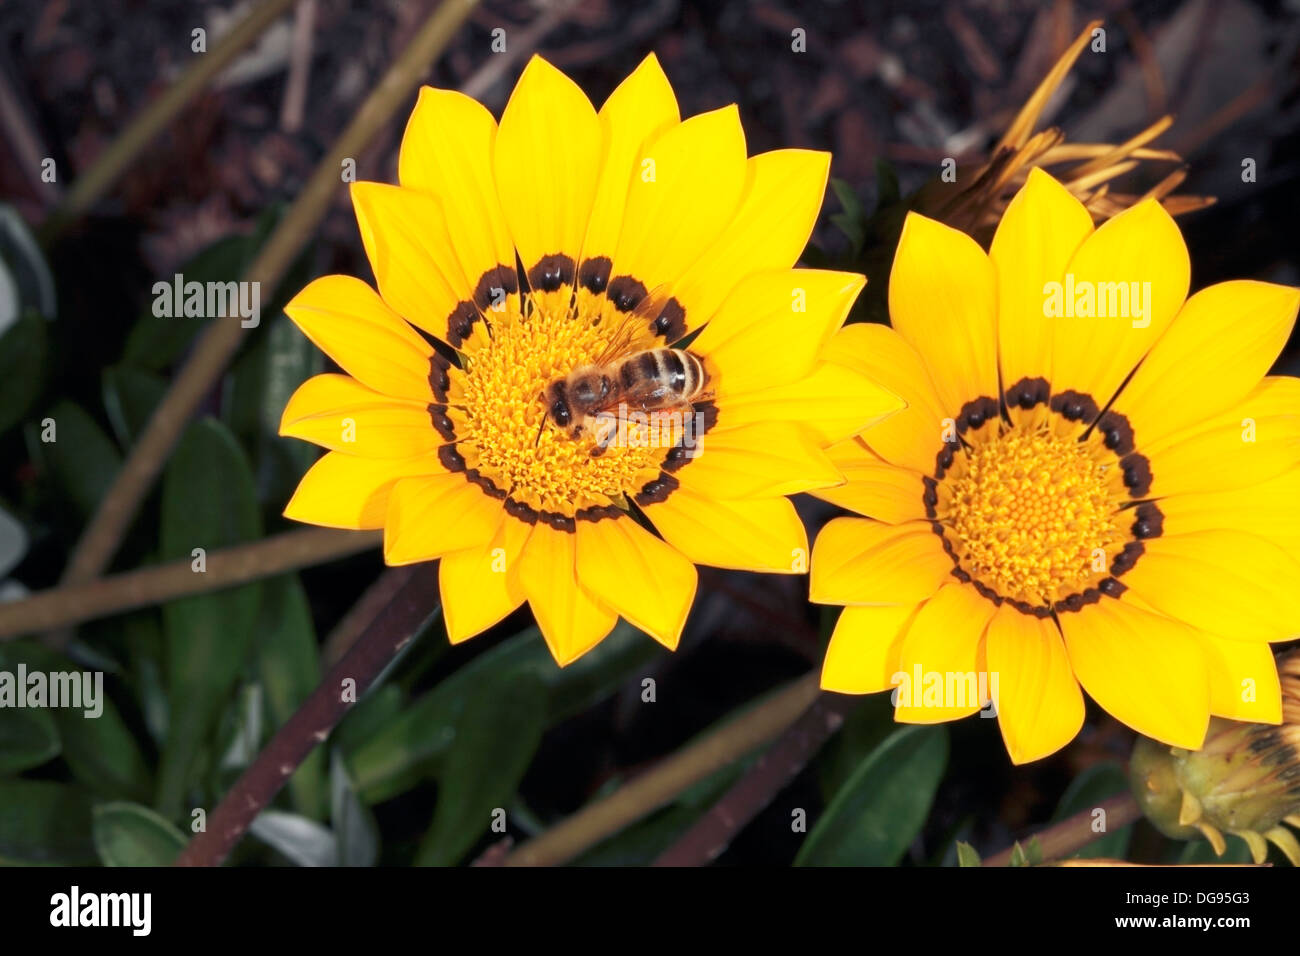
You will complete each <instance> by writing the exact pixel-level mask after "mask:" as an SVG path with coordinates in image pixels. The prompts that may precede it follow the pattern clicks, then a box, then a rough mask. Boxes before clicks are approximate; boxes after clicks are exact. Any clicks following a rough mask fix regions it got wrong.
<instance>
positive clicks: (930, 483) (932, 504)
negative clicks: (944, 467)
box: [921, 475, 939, 518]
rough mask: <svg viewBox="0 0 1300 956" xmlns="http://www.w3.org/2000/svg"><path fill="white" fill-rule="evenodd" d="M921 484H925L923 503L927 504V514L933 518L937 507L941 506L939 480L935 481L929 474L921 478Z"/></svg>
mask: <svg viewBox="0 0 1300 956" xmlns="http://www.w3.org/2000/svg"><path fill="white" fill-rule="evenodd" d="M921 484H922V485H923V486H925V491H924V492H922V494H921V503H922V504H923V505H925V516H926V517H927V518H933V517H934V516H935V514H936V513H937V512H936V509H937V508H938V507H939V482H937V481H935V480H934V479H933V478H931V477H930V476H929V475H924V476H922V478H921Z"/></svg>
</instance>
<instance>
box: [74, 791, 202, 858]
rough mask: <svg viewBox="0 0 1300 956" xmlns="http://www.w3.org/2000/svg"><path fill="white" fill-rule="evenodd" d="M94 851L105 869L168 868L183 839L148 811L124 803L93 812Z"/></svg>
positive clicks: (102, 806) (105, 804)
mask: <svg viewBox="0 0 1300 956" xmlns="http://www.w3.org/2000/svg"><path fill="white" fill-rule="evenodd" d="M94 834H95V849H96V850H97V851H98V853H99V858H100V860H102V861H103V863H104V865H105V866H171V865H172V863H173V862H175V860H176V857H177V856H178V855H179V854H180V852H181V850H183V849H184V848H185V842H186V841H185V835H184V834H183V833H181V831H180V830H178V829H176V827H174V826H173V825H172V824H170V823H168V822H167V821H166V820H164V819H163V818H162V817H160V816H158V814H156V813H154V812H153V811H152V810H150V809H149V808H148V807H142V806H140V805H139V804H138V803H127V802H124V801H119V802H113V803H101V804H100V805H99V806H97V807H95V810H94Z"/></svg>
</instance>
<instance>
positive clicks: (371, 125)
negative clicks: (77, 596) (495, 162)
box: [62, 0, 477, 584]
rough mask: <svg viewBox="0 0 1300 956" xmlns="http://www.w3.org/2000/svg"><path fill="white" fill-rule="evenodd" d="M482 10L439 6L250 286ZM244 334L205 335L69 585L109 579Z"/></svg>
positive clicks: (281, 255) (95, 525)
mask: <svg viewBox="0 0 1300 956" xmlns="http://www.w3.org/2000/svg"><path fill="white" fill-rule="evenodd" d="M476 2H477V0H443V2H442V3H440V4H439V5H438V8H437V9H436V10H435V11H434V12H433V13H432V14H431V15H430V16H429V18H428V20H426V21H425V23H424V25H423V26H422V27H421V28H420V30H419V32H418V33H417V34H416V35H415V38H414V39H412V40H411V42H410V43H409V44H408V45H407V47H406V49H405V50H403V51H402V53H401V55H400V56H399V57H398V58H397V60H396V61H395V62H394V63H393V65H392V66H391V67H390V68H389V70H388V72H387V73H386V74H385V75H384V77H383V79H381V80H380V82H379V84H378V85H377V86H376V87H375V89H374V90H373V91H372V92H371V94H370V95H369V96H368V97H367V98H366V101H365V102H364V103H363V104H362V105H361V108H360V109H359V110H358V111H357V113H356V115H355V116H354V117H353V118H352V122H351V123H349V124H348V127H347V129H345V130H344V131H343V133H342V135H341V136H339V138H338V139H337V140H336V141H335V142H334V145H333V146H332V147H331V148H330V150H329V152H328V153H326V155H325V156H324V157H323V158H322V159H321V161H320V163H319V164H318V165H317V167H316V170H315V172H314V173H313V174H312V177H311V179H310V180H309V181H308V183H307V185H306V186H305V187H304V188H303V190H302V192H301V194H300V195H299V197H298V199H297V200H296V201H295V202H294V204H293V206H292V207H290V209H289V211H288V213H287V214H286V215H285V217H284V218H283V219H282V220H281V221H280V224H279V226H277V227H276V230H275V232H274V233H272V235H271V237H270V239H268V240H267V243H266V245H265V247H263V249H262V251H261V253H260V254H259V255H258V256H257V259H256V260H255V261H254V262H253V263H252V264H251V265H250V266H249V267H248V269H247V271H246V272H245V273H244V275H243V276H242V280H243V281H244V282H255V283H260V285H261V286H262V287H264V288H266V289H272V288H274V287H275V286H276V285H277V284H278V283H279V281H280V279H281V278H283V276H284V274H285V272H286V271H288V269H289V266H290V264H291V263H292V262H293V260H294V258H295V257H296V256H297V255H298V253H299V251H300V250H301V249H302V247H303V246H304V245H305V244H306V243H307V242H308V240H309V239H310V238H311V236H312V235H313V234H314V232H315V230H316V227H317V226H318V225H319V224H320V222H321V220H322V219H324V218H325V214H326V213H327V212H328V211H329V208H330V206H331V204H332V203H333V201H334V200H335V198H336V197H337V196H338V191H339V190H340V189H342V188H345V187H344V186H343V184H342V182H341V179H340V175H339V170H340V169H341V164H342V162H343V160H344V159H347V158H348V157H351V156H355V155H356V153H357V152H358V151H360V150H361V149H362V148H364V146H365V145H366V143H368V142H370V141H371V140H372V139H373V138H374V136H376V135H377V134H378V132H379V131H380V130H381V129H382V128H383V127H384V125H385V124H387V123H388V121H389V119H390V118H391V117H392V115H393V113H394V112H395V111H396V110H397V109H398V108H399V107H400V106H401V105H402V104H404V103H406V102H407V100H408V99H409V97H410V94H411V92H412V91H413V90H414V89H415V88H416V87H417V86H418V85H419V83H420V82H421V80H423V79H424V77H425V76H426V74H427V73H428V71H429V67H430V65H431V64H432V63H433V61H434V60H435V59H436V58H437V56H438V54H440V53H441V52H442V50H443V49H444V48H445V47H446V45H447V43H448V41H449V40H450V39H451V37H452V36H453V35H454V34H455V32H456V30H457V29H458V28H459V27H460V24H461V22H462V21H463V20H464V19H465V17H466V16H467V15H468V14H469V12H470V10H471V9H472V8H473V6H474V4H475V3H476ZM243 331H244V329H243V328H242V324H241V323H240V322H239V321H231V320H216V321H214V322H213V323H212V324H211V325H210V326H209V327H208V329H207V331H206V332H204V333H203V336H202V338H201V339H200V340H199V342H198V344H197V346H196V347H195V348H194V351H193V352H192V353H191V354H190V357H189V359H188V360H187V361H186V362H185V364H184V365H183V366H182V367H181V369H180V371H179V372H178V373H177V375H176V378H175V381H174V382H173V384H172V387H171V388H170V389H169V390H168V391H167V394H166V395H165V396H164V397H163V400H162V401H161V402H160V403H159V405H158V407H157V408H156V409H155V410H154V413H153V415H152V417H151V418H150V419H149V424H148V425H147V426H146V427H145V430H144V432H143V434H141V436H140V438H139V439H138V440H137V441H136V443H135V447H133V448H132V449H131V454H130V456H129V457H128V458H127V460H126V462H125V463H124V464H123V465H122V469H121V470H120V471H119V472H118V474H117V477H116V478H115V479H114V480H113V484H112V486H111V487H110V488H109V490H108V493H107V494H105V495H104V498H103V499H102V500H101V502H100V505H99V508H98V510H97V511H96V512H95V515H94V517H93V518H92V519H91V521H90V524H89V525H88V526H87V527H86V529H85V531H84V532H83V533H82V535H81V540H80V541H78V542H77V546H76V548H75V549H74V551H73V553H72V558H71V560H70V561H69V562H68V566H67V568H66V569H65V571H64V575H63V579H62V583H65V584H80V583H82V582H85V581H89V580H91V579H93V578H95V577H97V576H98V575H99V574H101V573H103V570H104V568H105V567H107V565H108V562H109V561H110V560H111V559H112V557H113V554H114V553H115V552H116V551H117V547H118V544H119V542H120V541H121V540H122V536H123V535H124V534H125V533H126V530H127V528H128V526H129V525H130V523H131V520H132V518H134V517H135V513H136V511H137V510H138V509H139V507H140V503H141V502H142V501H143V500H144V497H145V495H147V494H148V492H149V489H150V488H151V487H152V486H153V483H154V480H155V479H156V478H157V477H158V473H159V472H160V471H161V470H162V467H163V465H164V463H165V462H166V461H167V457H168V455H169V454H170V453H171V450H172V447H173V446H174V445H175V444H176V441H177V439H178V438H179V437H180V434H181V432H182V431H183V430H184V428H185V425H186V423H187V422H188V421H189V418H190V416H191V415H192V414H193V413H194V410H195V409H196V408H198V406H199V403H200V402H202V400H203V398H204V397H205V396H206V395H207V394H208V392H209V391H210V390H211V389H212V386H213V385H214V383H215V382H216V381H217V379H218V378H219V377H220V376H221V373H222V372H223V371H224V370H225V368H226V365H227V364H228V363H229V362H230V359H231V357H232V356H233V355H234V354H235V351H236V349H238V347H239V344H240V342H241V341H242V340H243Z"/></svg>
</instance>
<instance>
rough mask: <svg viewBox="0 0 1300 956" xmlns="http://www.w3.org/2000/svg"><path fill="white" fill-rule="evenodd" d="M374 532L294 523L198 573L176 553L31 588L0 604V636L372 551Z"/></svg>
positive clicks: (212, 558)
mask: <svg viewBox="0 0 1300 956" xmlns="http://www.w3.org/2000/svg"><path fill="white" fill-rule="evenodd" d="M381 537H382V535H381V533H380V532H378V531H336V530H334V529H333V528H301V529H297V530H294V531H286V532H284V533H283V534H277V535H273V536H271V537H269V538H263V539H262V540H261V541H253V542H250V543H249V544H240V545H235V546H234V547H230V548H222V549H221V550H220V551H213V552H212V553H211V554H209V555H208V556H207V559H206V561H207V563H206V567H205V570H204V571H203V572H202V573H199V572H196V571H195V570H194V567H193V561H192V560H191V559H189V558H182V559H181V560H179V561H169V562H168V563H166V564H159V565H155V566H153V567H144V568H138V569H136V570H134V571H126V572H124V573H122V574H114V575H112V576H110V577H106V578H100V579H98V580H95V581H88V582H86V583H85V584H68V585H63V586H61V587H56V588H50V589H48V590H45V591H38V592H37V593H35V594H33V595H31V596H30V597H26V598H24V599H23V600H21V601H14V602H12V603H8V604H0V641H5V640H12V639H13V638H16V637H21V636H22V635H24V634H30V633H32V632H35V631H44V630H49V629H51V628H56V627H67V626H70V625H74V624H80V623H82V622H83V621H90V620H94V619H95V618H100V617H108V616H110V615H113V614H118V613H121V612H122V611H129V610H131V609H133V608H138V607H148V606H150V605H153V604H162V603H163V602H165V601H170V600H172V599H173V598H178V597H185V596H186V595H190V594H206V593H208V592H210V591H220V590H222V589H223V588H228V587H234V586H235V585H237V584H247V583H248V582H249V581H257V580H260V579H261V578H267V577H271V576H272V575H275V574H282V573H283V572H285V571H294V570H297V569H298V568H306V567H311V566H312V565H315V564H324V563H326V562H327V561H333V560H335V559H336V558H343V557H347V556H349V555H352V554H357V553H358V552H361V551H366V550H369V549H370V548H374V547H376V546H378V544H379V543H380V540H381ZM372 616H373V613H372Z"/></svg>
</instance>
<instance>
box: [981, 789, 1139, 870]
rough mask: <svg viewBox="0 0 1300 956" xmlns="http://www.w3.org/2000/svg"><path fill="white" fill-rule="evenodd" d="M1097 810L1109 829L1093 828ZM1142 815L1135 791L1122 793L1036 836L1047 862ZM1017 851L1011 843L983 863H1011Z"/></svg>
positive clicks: (995, 864) (1077, 848) (1023, 842)
mask: <svg viewBox="0 0 1300 956" xmlns="http://www.w3.org/2000/svg"><path fill="white" fill-rule="evenodd" d="M1098 809H1101V810H1104V811H1105V812H1106V816H1105V818H1104V819H1105V821H1106V829H1105V831H1103V832H1101V833H1098V832H1096V831H1095V830H1093V821H1094V820H1095V819H1096V817H1095V816H1094V815H1095V814H1096V812H1097V810H1098ZM1140 816H1142V811H1141V810H1139V809H1138V805H1137V801H1136V800H1134V799H1133V794H1131V793H1122V794H1120V795H1119V796H1117V797H1111V798H1110V799H1109V800H1103V801H1102V802H1101V803H1099V804H1098V805H1097V806H1096V807H1094V808H1090V809H1087V810H1081V811H1080V812H1078V813H1076V814H1075V815H1074V816H1072V817H1069V818H1068V819H1065V820H1062V821H1061V822H1060V823H1057V824H1053V825H1052V826H1050V827H1048V828H1047V829H1045V830H1040V831H1039V832H1038V833H1036V834H1035V835H1034V836H1035V837H1036V838H1037V839H1038V845H1039V846H1040V847H1042V849H1043V861H1044V862H1046V861H1048V860H1055V859H1058V858H1060V857H1063V856H1069V855H1070V854H1071V853H1074V852H1075V851H1076V850H1079V849H1081V848H1083V847H1085V846H1087V845H1088V844H1089V843H1091V842H1092V841H1093V840H1099V839H1101V838H1102V837H1104V836H1105V835H1106V834H1107V833H1114V832H1115V831H1116V830H1118V829H1119V828H1120V827H1124V826H1128V824H1130V823H1132V822H1133V821H1135V820H1137V819H1138V817H1140ZM1031 839H1032V838H1031ZM1027 842H1028V841H1021V844H1020V845H1021V846H1022V847H1023V846H1025V844H1026V843H1027ZM1014 851H1015V847H1014V846H1010V847H1008V848H1007V849H1005V850H1003V851H1002V852H1001V853H999V854H997V855H996V856H991V857H989V858H988V859H987V860H985V861H984V864H983V865H984V866H1006V865H1008V864H1009V863H1010V862H1011V854H1012V853H1013V852H1014Z"/></svg>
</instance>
